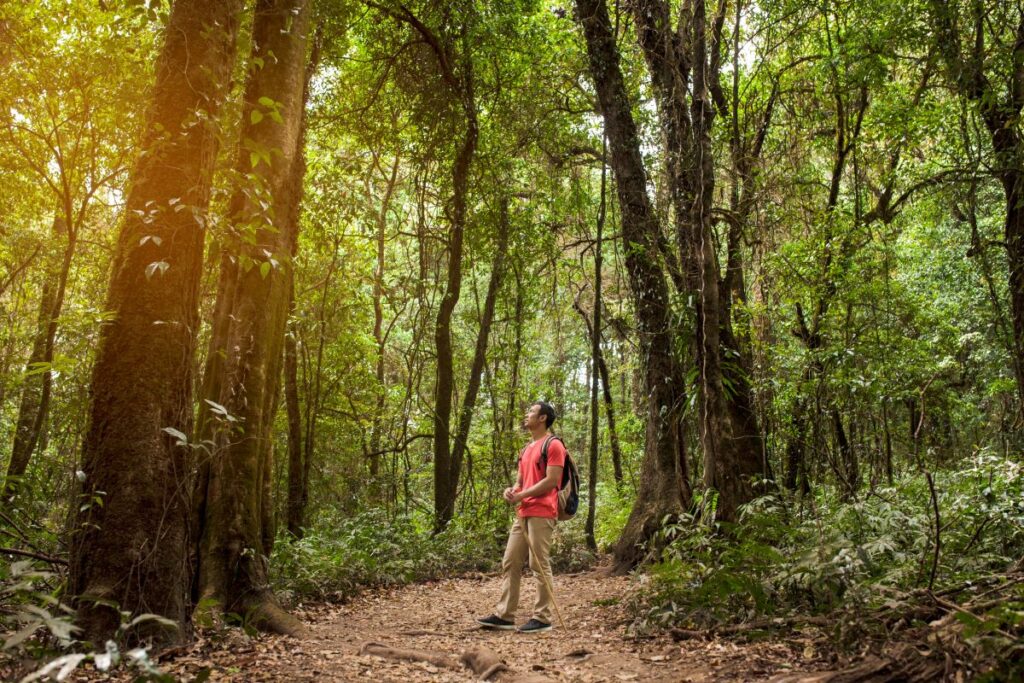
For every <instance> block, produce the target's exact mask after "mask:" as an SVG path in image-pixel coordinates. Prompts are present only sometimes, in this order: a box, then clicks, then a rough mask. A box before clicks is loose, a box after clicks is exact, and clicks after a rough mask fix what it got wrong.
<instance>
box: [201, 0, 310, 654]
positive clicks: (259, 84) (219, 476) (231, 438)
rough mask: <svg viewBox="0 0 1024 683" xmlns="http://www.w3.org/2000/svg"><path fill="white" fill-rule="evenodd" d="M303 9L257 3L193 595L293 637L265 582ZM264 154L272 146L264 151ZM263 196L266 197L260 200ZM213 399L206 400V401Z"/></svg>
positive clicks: (297, 140) (293, 227)
mask: <svg viewBox="0 0 1024 683" xmlns="http://www.w3.org/2000/svg"><path fill="white" fill-rule="evenodd" d="M308 31H309V8H308V3H307V2H306V0H260V1H259V2H257V4H256V14H255V20H254V23H253V53H252V60H251V67H250V69H251V70H250V74H249V79H248V82H247V83H246V88H245V96H244V99H245V102H244V106H243V119H242V125H241V133H240V140H241V141H242V142H241V143H240V145H239V157H240V159H239V174H238V178H239V184H238V186H237V187H236V188H235V191H234V192H235V194H234V196H233V200H232V202H231V205H230V208H231V211H232V214H231V217H230V218H231V221H232V225H233V228H234V229H233V234H232V235H231V236H230V238H229V240H230V241H229V244H228V245H227V246H226V253H227V254H228V255H229V259H230V260H231V261H232V264H230V265H229V267H228V268H227V270H226V271H225V272H224V273H222V279H224V278H226V279H225V280H224V282H223V284H222V287H221V290H220V294H223V295H224V297H225V300H224V301H222V302H218V305H217V307H216V309H217V314H218V315H219V316H226V318H223V319H218V321H217V322H216V324H215V327H218V328H219V329H220V330H221V331H222V337H221V338H222V339H223V341H224V346H223V347H222V348H211V356H213V355H219V356H220V357H221V358H222V359H223V360H222V361H221V362H220V363H219V364H217V365H216V366H214V367H208V371H211V372H214V373H219V375H220V376H219V378H217V377H212V376H208V377H207V378H206V381H205V382H204V384H205V386H206V388H207V389H209V390H211V391H212V390H216V393H211V394H210V395H206V396H204V397H203V398H204V399H206V401H207V403H208V404H207V405H206V406H204V407H201V410H206V411H211V410H212V411H213V413H214V414H213V415H212V416H211V417H212V419H211V418H207V422H206V424H207V428H206V432H207V434H208V435H209V436H211V437H212V442H213V446H212V448H213V452H212V455H211V457H210V459H209V463H208V465H207V466H206V467H204V468H203V470H202V475H203V479H201V481H200V484H199V487H198V490H199V492H200V496H199V498H200V503H201V505H200V509H201V515H200V518H199V523H200V530H199V531H200V536H199V541H200V542H199V556H198V561H199V562H198V582H197V597H198V599H199V605H200V607H201V608H202V609H203V610H204V611H206V610H209V611H210V612H211V613H216V612H223V613H234V614H240V615H244V616H246V617H247V618H248V619H250V620H251V623H253V624H254V625H255V626H257V627H258V628H263V629H266V630H270V631H274V632H279V633H286V634H290V635H297V634H299V633H301V632H302V626H301V624H300V623H299V622H298V620H297V619H295V618H294V617H292V616H290V615H288V614H287V613H286V612H285V611H284V610H282V609H281V608H280V606H279V605H278V604H277V602H276V600H275V599H274V596H273V593H272V592H271V590H270V588H269V585H268V557H269V555H270V550H271V544H272V542H273V536H274V529H273V526H272V516H271V514H270V511H271V509H272V507H271V502H272V501H271V499H270V495H271V490H270V480H271V479H270V478H271V475H272V462H273V458H272V456H273V451H272V435H271V426H272V423H273V419H274V414H275V412H276V407H277V403H278V394H279V390H280V378H281V362H282V358H283V346H284V334H285V327H286V322H287V318H288V311H289V306H290V303H291V272H290V271H291V269H292V267H293V265H292V256H293V254H294V250H295V244H296V240H297V238H298V210H299V202H300V199H301V190H302V178H303V175H304V168H305V161H304V157H303V154H302V144H303V131H304V126H303V116H304V114H303V111H304V92H305V88H304V85H305V81H306V79H305V74H306V57H307V44H308ZM264 150H266V151H267V153H266V154H263V151H264ZM264 197H266V198H269V200H270V201H269V208H267V202H263V203H261V201H260V199H261V198H264ZM210 402H212V403H210Z"/></svg>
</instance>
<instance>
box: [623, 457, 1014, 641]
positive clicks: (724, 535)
mask: <svg viewBox="0 0 1024 683" xmlns="http://www.w3.org/2000/svg"><path fill="white" fill-rule="evenodd" d="M934 486H935V499H934V501H933V499H932V489H931V488H930V487H929V485H928V482H927V479H926V477H925V476H924V475H923V474H914V475H908V476H906V477H904V478H903V479H901V480H899V481H897V482H895V483H894V485H893V486H891V487H886V488H879V489H876V490H874V491H872V492H870V493H867V494H864V495H862V496H860V497H859V498H858V499H856V500H852V501H843V500H841V499H840V498H839V496H838V495H837V493H836V492H835V491H834V490H830V489H825V488H822V489H819V491H818V492H817V494H816V495H815V496H814V498H813V499H806V500H801V499H799V498H796V497H794V496H792V495H791V494H789V493H787V492H785V491H776V492H773V493H772V494H771V495H766V496H763V497H761V498H759V499H757V500H755V501H753V502H752V503H750V504H749V505H747V506H746V507H745V508H744V509H743V510H742V513H741V518H740V521H739V523H738V524H735V525H729V526H725V525H714V526H711V525H709V524H708V523H707V522H706V521H703V520H699V519H696V518H694V517H685V518H683V519H681V520H678V521H676V522H674V523H671V524H668V525H666V527H665V528H664V529H663V532H662V533H663V534H665V538H664V541H665V548H664V551H663V552H662V554H661V556H660V560H659V561H658V562H657V563H655V564H654V565H652V566H650V567H648V568H647V570H646V573H644V574H643V575H641V576H639V589H638V590H637V591H636V592H635V594H634V595H633V596H632V599H631V603H630V606H631V609H632V614H633V621H632V624H631V629H632V631H633V632H635V633H638V634H643V633H649V632H652V631H657V630H661V629H666V628H677V629H692V630H708V629H715V628H720V627H723V626H726V625H736V624H740V623H744V622H746V623H752V622H757V623H769V624H770V623H771V622H772V620H775V622H776V623H784V622H785V621H786V619H787V618H788V617H792V616H793V615H829V616H830V617H833V618H834V620H833V621H832V624H833V627H832V635H833V636H834V638H835V639H836V640H837V642H839V644H841V645H847V646H851V647H852V646H854V645H856V644H857V643H858V642H860V640H861V639H862V638H864V637H866V636H871V635H876V636H880V637H885V636H886V633H887V631H886V629H887V628H888V627H887V626H885V625H881V624H879V623H873V622H872V620H871V619H870V618H868V615H869V614H873V613H874V614H883V613H887V612H888V613H898V612H899V610H900V609H901V608H906V607H908V606H909V605H911V604H912V603H914V598H915V596H917V597H920V596H923V595H927V596H934V595H936V594H939V595H941V594H947V595H955V596H957V597H958V599H960V600H963V599H965V598H966V597H968V596H971V595H974V594H977V591H980V590H982V589H983V588H985V589H988V587H990V586H992V585H997V586H998V585H1002V586H1004V587H1005V592H1004V594H1003V595H1004V599H999V600H995V601H991V600H989V601H988V602H990V603H992V602H994V604H985V605H982V607H983V608H984V609H982V610H981V611H980V613H977V612H969V611H968V610H963V612H964V613H960V614H954V616H956V618H957V620H958V621H959V622H961V623H962V624H963V633H964V636H965V637H969V638H976V639H978V640H977V644H978V646H979V647H980V648H982V649H985V650H993V649H995V651H999V650H1000V649H1001V650H1002V651H1003V652H1004V654H1005V653H1006V652H1007V651H1008V650H1007V648H1009V649H1010V650H1009V651H1013V652H1015V653H1016V655H1014V656H1015V657H1020V656H1021V654H1022V653H1024V646H1022V641H1021V640H1020V637H1019V635H1018V634H1020V627H1021V626H1024V591H1022V588H1021V586H1022V584H1021V583H1015V582H1014V581H1015V580H1012V579H1008V578H1007V577H1006V576H1004V575H1005V574H1008V573H1014V572H1016V573H1019V572H1020V571H1021V570H1024V566H1022V565H1021V564H1019V563H1020V558H1022V557H1024V472H1022V467H1021V465H1020V464H1019V463H1016V462H1013V461H1010V460H1007V459H1004V458H1000V457H996V456H993V455H991V454H985V453H979V454H978V455H976V456H975V457H974V459H973V461H972V463H971V465H970V466H969V467H967V468H966V469H963V470H960V471H958V472H950V473H938V474H936V475H935V476H934ZM936 505H937V507H938V511H939V515H938V530H939V531H938V533H936V514H935V506H936ZM936 542H938V544H939V549H938V553H936ZM1015 575H1016V574H1015ZM993 582H994V583H993ZM932 600H933V602H934V603H935V604H938V601H936V600H935V599H934V598H932ZM947 611H953V610H947ZM968 612H969V613H968ZM921 613H922V614H927V613H928V612H927V610H925V611H922V612H921ZM912 622H913V619H910V620H909V623H912ZM872 629H874V630H875V631H876V632H875V633H872V632H871V631H872ZM983 640H984V641H985V642H981V641H983ZM1007 641H1009V642H1007Z"/></svg>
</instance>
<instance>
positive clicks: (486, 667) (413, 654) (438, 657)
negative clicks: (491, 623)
mask: <svg viewBox="0 0 1024 683" xmlns="http://www.w3.org/2000/svg"><path fill="white" fill-rule="evenodd" d="M359 654H361V655H373V656H375V657H383V658H384V659H392V660H396V661H407V662H426V663H428V664H433V665H434V666H436V667H438V668H442V669H454V670H461V669H462V665H463V664H464V665H466V666H467V667H469V668H470V669H471V670H472V671H473V673H474V674H475V675H476V676H477V678H478V680H481V681H487V680H491V679H492V678H494V679H501V680H506V681H508V683H551V679H550V678H547V677H546V676H541V675H537V674H531V675H527V676H525V677H513V676H514V673H513V672H512V670H511V669H509V668H508V665H507V664H505V662H503V661H502V660H501V657H499V656H498V654H497V653H496V652H494V651H493V650H490V649H488V648H486V647H480V646H476V647H472V648H470V649H468V650H466V651H465V652H463V653H462V654H461V655H460V656H459V659H458V661H456V660H455V659H453V658H452V657H450V656H449V655H447V654H445V653H443V652H430V651H428V650H405V649H402V648H397V647H390V646H388V645H384V644H383V643H374V642H368V643H363V645H362V647H360V648H359Z"/></svg>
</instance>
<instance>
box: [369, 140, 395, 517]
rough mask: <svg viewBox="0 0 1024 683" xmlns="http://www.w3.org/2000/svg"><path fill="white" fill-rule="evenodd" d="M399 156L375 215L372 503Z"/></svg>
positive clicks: (377, 474)
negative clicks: (388, 253) (390, 219)
mask: <svg viewBox="0 0 1024 683" xmlns="http://www.w3.org/2000/svg"><path fill="white" fill-rule="evenodd" d="M400 159H401V157H400V156H399V155H398V154H396V155H395V159H394V162H393V163H392V165H391V173H390V175H389V176H388V184H387V188H386V190H385V192H384V199H383V200H382V201H381V206H380V210H379V211H378V212H377V215H376V223H377V266H376V267H375V268H374V270H373V339H374V341H375V342H376V344H377V369H376V370H377V372H376V375H377V409H376V410H375V411H374V413H373V426H372V428H371V431H370V498H371V501H372V502H374V503H376V502H377V499H378V498H379V497H380V484H379V481H378V479H379V477H380V459H381V457H383V456H382V454H381V442H382V440H383V439H382V435H381V431H382V430H383V428H384V407H385V405H386V404H387V388H386V387H385V386H384V345H385V343H386V340H385V338H384V247H385V246H386V243H387V242H386V238H387V225H388V220H387V219H388V211H390V209H391V197H392V196H393V195H394V192H395V185H396V183H397V181H398V168H399V163H400Z"/></svg>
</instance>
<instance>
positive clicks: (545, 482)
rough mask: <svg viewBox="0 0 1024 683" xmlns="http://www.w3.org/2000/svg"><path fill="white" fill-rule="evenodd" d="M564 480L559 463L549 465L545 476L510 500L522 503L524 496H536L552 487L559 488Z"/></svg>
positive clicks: (541, 494)
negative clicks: (559, 484)
mask: <svg viewBox="0 0 1024 683" xmlns="http://www.w3.org/2000/svg"><path fill="white" fill-rule="evenodd" d="M560 481H562V468H561V467H558V466H557V465H548V468H547V469H546V470H545V471H544V478H543V479H541V480H540V481H538V482H537V483H536V484H534V485H533V486H531V487H530V488H528V489H526V490H525V491H520V492H519V493H516V494H514V495H513V496H512V499H511V501H510V502H512V503H513V504H514V503H521V502H522V501H523V499H524V498H536V497H537V496H543V495H544V494H545V493H547V492H548V491H550V490H551V489H555V488H558V483H559V482H560Z"/></svg>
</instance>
